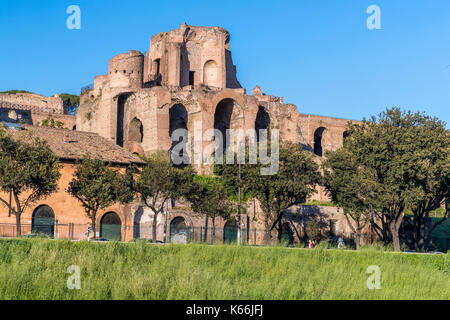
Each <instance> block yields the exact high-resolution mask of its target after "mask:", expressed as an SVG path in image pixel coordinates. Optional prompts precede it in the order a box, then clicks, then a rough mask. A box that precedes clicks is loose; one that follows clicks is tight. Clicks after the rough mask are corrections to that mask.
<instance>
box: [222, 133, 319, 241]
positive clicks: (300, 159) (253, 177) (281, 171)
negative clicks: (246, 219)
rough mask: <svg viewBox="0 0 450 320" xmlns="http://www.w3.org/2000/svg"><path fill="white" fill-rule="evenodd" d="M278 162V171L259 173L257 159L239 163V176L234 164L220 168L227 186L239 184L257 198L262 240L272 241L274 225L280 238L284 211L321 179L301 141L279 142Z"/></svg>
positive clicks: (315, 165) (311, 192)
mask: <svg viewBox="0 0 450 320" xmlns="http://www.w3.org/2000/svg"><path fill="white" fill-rule="evenodd" d="M259 143H269V144H270V143H274V142H270V141H269V142H266V141H260V142H259ZM278 164H279V168H278V171H276V172H273V174H269V175H263V174H261V168H262V167H266V165H264V164H262V163H261V161H257V164H249V163H248V162H246V164H243V165H241V168H240V170H241V174H240V178H239V174H238V171H239V167H238V165H237V164H228V165H224V167H223V170H222V171H223V177H224V181H225V183H226V184H227V185H228V186H241V190H242V191H243V192H244V193H249V194H252V195H253V197H254V198H256V199H257V200H258V201H259V203H260V206H261V209H262V211H263V219H264V221H263V222H264V227H265V237H264V238H265V242H266V243H270V242H271V241H272V231H273V230H274V229H275V230H277V240H278V241H281V237H282V229H283V228H282V218H283V213H284V211H285V210H286V209H288V208H289V207H290V206H292V205H294V204H296V203H297V202H298V201H299V200H300V199H306V198H308V197H309V196H311V195H312V194H313V193H314V192H315V190H316V186H317V185H318V184H320V183H321V181H322V179H321V175H320V173H319V170H318V168H319V166H318V164H317V163H316V162H315V161H314V160H313V155H312V154H311V152H308V151H305V150H303V147H302V146H301V145H296V144H286V145H284V146H280V148H279V159H278Z"/></svg>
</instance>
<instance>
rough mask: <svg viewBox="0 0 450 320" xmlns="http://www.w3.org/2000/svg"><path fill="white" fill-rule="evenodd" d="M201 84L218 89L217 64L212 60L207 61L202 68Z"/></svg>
mask: <svg viewBox="0 0 450 320" xmlns="http://www.w3.org/2000/svg"><path fill="white" fill-rule="evenodd" d="M203 84H205V85H207V86H212V87H218V84H217V63H216V62H215V61H214V60H209V61H207V62H206V63H205V65H204V67H203Z"/></svg>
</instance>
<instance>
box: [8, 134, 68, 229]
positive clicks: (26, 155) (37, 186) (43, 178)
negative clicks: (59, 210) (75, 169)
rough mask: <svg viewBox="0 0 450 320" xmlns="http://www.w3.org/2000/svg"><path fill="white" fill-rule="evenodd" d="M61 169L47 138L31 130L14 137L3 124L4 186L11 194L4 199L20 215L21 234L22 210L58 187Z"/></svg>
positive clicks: (17, 226) (16, 214)
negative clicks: (35, 134) (32, 132)
mask: <svg viewBox="0 0 450 320" xmlns="http://www.w3.org/2000/svg"><path fill="white" fill-rule="evenodd" d="M59 170H60V166H59V159H58V157H57V156H55V155H54V154H53V152H52V150H51V149H50V147H49V146H48V144H47V142H46V141H44V140H42V139H39V138H37V137H34V136H32V135H31V134H29V133H24V134H19V135H18V136H17V137H16V138H13V137H12V136H10V135H9V134H8V132H7V131H6V130H5V129H3V128H1V127H0V189H1V191H3V193H4V194H8V198H1V197H0V202H1V203H2V204H3V205H5V206H6V207H7V208H8V209H9V212H11V213H12V214H13V215H15V216H16V229H17V236H21V235H22V232H21V216H22V213H23V212H24V211H25V210H26V209H27V208H29V207H30V206H31V205H33V204H34V203H36V202H37V201H39V200H41V199H45V198H46V197H48V196H49V195H50V194H52V193H53V192H55V191H56V190H57V187H58V180H59V178H60V177H61V173H60V172H59ZM9 195H10V197H9Z"/></svg>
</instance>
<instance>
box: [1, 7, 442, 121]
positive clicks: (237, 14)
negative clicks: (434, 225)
mask: <svg viewBox="0 0 450 320" xmlns="http://www.w3.org/2000/svg"><path fill="white" fill-rule="evenodd" d="M72 4H76V5H78V6H80V8H81V13H82V17H81V18H82V22H81V30H68V29H67V28H66V20H67V17H68V14H66V8H67V7H68V6H69V5H72ZM371 4H376V5H378V6H379V7H380V8H381V27H382V29H381V30H368V29H367V27H366V19H367V17H368V16H369V15H368V14H367V13H366V9H367V7H368V6H369V5H371ZM184 21H186V22H187V23H188V24H191V25H202V26H221V27H224V28H226V29H227V30H228V31H229V32H230V33H231V50H232V53H233V60H234V63H235V64H236V65H237V70H238V78H239V80H240V82H241V84H242V85H243V86H244V87H245V88H247V90H248V91H249V92H250V91H251V89H252V88H253V87H254V86H255V85H257V84H258V85H260V86H261V87H262V89H263V92H265V93H267V94H273V95H275V96H284V98H285V102H287V103H294V104H296V105H297V107H298V109H299V110H300V112H302V113H312V114H320V115H327V116H334V117H341V118H351V119H362V118H363V117H365V116H366V117H367V116H370V115H372V114H378V113H379V112H380V111H382V110H384V109H385V108H386V107H391V106H399V107H401V108H404V109H412V110H421V111H425V112H427V113H428V114H430V115H432V116H437V117H439V118H440V119H442V120H444V121H446V122H447V123H448V124H449V123H450V112H449V110H450V1H448V0H432V1H430V0H416V1H407V0H388V1H387V0H370V1H366V0H341V1H336V0H315V1H311V0H309V1H306V0H293V1H273V0H270V1H266V0H258V1H253V0H241V1H234V0H227V1H214V0H208V1H194V0H192V1H186V0H185V1H175V0H160V1H148V0H147V1H135V0H127V1H123V0H122V1H117V0H108V1H107V0H87V1H75V0H70V1H65V0H57V1H56V0H55V1H50V0H46V1H22V0H15V1H7V2H6V1H2V4H1V6H0V39H1V47H0V91H3V90H8V89H24V90H29V91H33V92H37V93H40V94H44V95H52V94H54V93H62V92H69V93H77V94H78V93H79V90H80V88H81V87H83V86H85V85H88V84H90V83H92V82H93V77H94V76H95V75H100V74H105V73H106V72H107V68H108V59H110V58H112V57H113V56H114V55H116V54H119V53H122V52H128V51H129V50H130V49H136V50H140V51H142V52H146V51H147V50H148V48H149V40H150V37H151V36H152V35H154V34H156V33H158V32H161V31H168V30H171V29H175V28H178V27H179V26H180V24H181V23H182V22H184ZM448 126H449V125H447V127H448Z"/></svg>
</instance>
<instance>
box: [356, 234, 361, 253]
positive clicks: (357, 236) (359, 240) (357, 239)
mask: <svg viewBox="0 0 450 320" xmlns="http://www.w3.org/2000/svg"><path fill="white" fill-rule="evenodd" d="M355 245H356V250H359V248H360V247H361V232H360V231H358V232H356V233H355Z"/></svg>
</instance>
